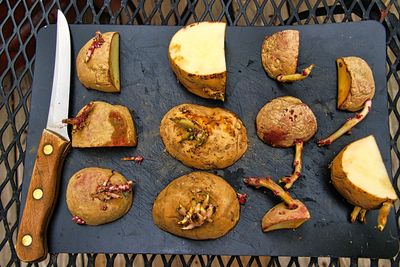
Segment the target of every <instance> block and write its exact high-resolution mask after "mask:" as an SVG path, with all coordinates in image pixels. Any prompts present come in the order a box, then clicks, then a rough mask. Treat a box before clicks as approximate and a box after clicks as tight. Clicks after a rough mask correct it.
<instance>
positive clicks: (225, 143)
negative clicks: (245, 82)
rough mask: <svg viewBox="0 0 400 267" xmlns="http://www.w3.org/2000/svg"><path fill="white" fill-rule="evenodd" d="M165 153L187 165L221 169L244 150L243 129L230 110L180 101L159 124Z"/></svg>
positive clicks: (230, 163)
mask: <svg viewBox="0 0 400 267" xmlns="http://www.w3.org/2000/svg"><path fill="white" fill-rule="evenodd" d="M160 136H161V139H162V141H163V143H164V145H165V148H166V150H167V151H168V153H169V154H170V155H171V156H172V157H174V158H176V159H177V160H179V161H181V162H182V163H183V164H185V165H186V166H189V167H194V168H197V169H203V170H209V169H223V168H226V167H228V166H230V165H232V164H233V163H235V162H236V161H237V160H239V159H240V158H241V157H242V156H243V154H244V153H245V152H246V150H247V146H248V144H247V130H246V127H245V126H244V124H243V122H242V121H241V120H240V119H239V118H238V117H237V115H236V114H234V113H233V112H231V111H228V110H226V109H222V108H211V107H205V106H200V105H195V104H182V105H179V106H176V107H174V108H172V109H171V110H170V111H168V112H167V113H166V114H165V115H164V117H163V119H162V121H161V124H160Z"/></svg>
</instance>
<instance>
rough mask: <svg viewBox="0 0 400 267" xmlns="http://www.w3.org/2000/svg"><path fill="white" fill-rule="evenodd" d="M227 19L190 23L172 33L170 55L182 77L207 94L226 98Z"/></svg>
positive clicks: (193, 89)
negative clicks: (224, 20)
mask: <svg viewBox="0 0 400 267" xmlns="http://www.w3.org/2000/svg"><path fill="white" fill-rule="evenodd" d="M225 29H226V23H225V22H199V23H193V24H190V25H188V26H186V27H184V28H182V29H180V30H179V31H178V32H176V33H175V35H174V36H173V37H172V39H171V42H170V44H169V48H168V58H169V62H170V65H171V67H172V70H173V71H174V73H175V74H176V77H177V78H178V80H179V81H180V82H181V83H182V84H183V86H185V87H186V89H188V90H189V91H190V92H192V93H194V94H196V95H198V96H201V97H203V98H210V99H217V100H222V101H224V99H225V87H226V63H225Z"/></svg>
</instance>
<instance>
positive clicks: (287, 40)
mask: <svg viewBox="0 0 400 267" xmlns="http://www.w3.org/2000/svg"><path fill="white" fill-rule="evenodd" d="M299 47H300V33H299V31H297V30H284V31H280V32H276V33H274V34H272V35H270V36H266V37H265V38H264V41H263V44H262V46H261V62H262V65H263V67H264V70H265V72H266V73H267V74H268V76H269V77H271V78H272V79H276V80H278V81H280V82H294V81H299V80H303V79H305V78H307V77H308V75H309V74H310V73H311V71H312V69H313V67H314V64H312V65H310V66H309V67H307V68H306V69H304V70H303V71H302V72H301V73H299V74H296V70H297V62H298V58H299Z"/></svg>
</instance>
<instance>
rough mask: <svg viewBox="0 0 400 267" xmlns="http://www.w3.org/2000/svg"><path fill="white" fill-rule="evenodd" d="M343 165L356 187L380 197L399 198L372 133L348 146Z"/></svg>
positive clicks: (348, 177)
mask: <svg viewBox="0 0 400 267" xmlns="http://www.w3.org/2000/svg"><path fill="white" fill-rule="evenodd" d="M342 166H343V171H344V173H346V174H347V179H348V180H349V181H350V182H351V183H352V184H354V186H355V187H357V188H359V189H361V190H362V191H365V192H367V193H369V194H371V195H374V196H375V197H378V198H382V199H392V200H396V199H397V195H396V192H395V191H394V189H393V186H392V183H391V181H390V178H389V175H388V173H387V171H386V168H385V165H384V163H383V160H382V156H381V153H380V151H379V148H378V145H377V144H376V141H375V138H374V137H373V136H372V135H370V136H368V137H365V138H363V139H360V140H358V141H356V142H354V143H352V144H350V145H349V146H348V147H347V148H346V150H345V152H344V154H343V158H342Z"/></svg>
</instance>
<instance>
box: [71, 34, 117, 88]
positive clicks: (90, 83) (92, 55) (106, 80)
mask: <svg viewBox="0 0 400 267" xmlns="http://www.w3.org/2000/svg"><path fill="white" fill-rule="evenodd" d="M76 70H77V73H78V79H79V81H80V82H81V83H82V84H83V86H85V87H86V88H90V89H95V90H99V91H103V92H110V93H114V92H119V91H120V77H119V75H120V74H119V33H118V32H106V33H103V34H102V33H100V32H96V36H95V37H94V38H92V39H90V40H89V41H88V42H87V43H86V44H85V45H84V46H83V47H82V48H81V50H80V51H79V53H78V56H77V58H76Z"/></svg>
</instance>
